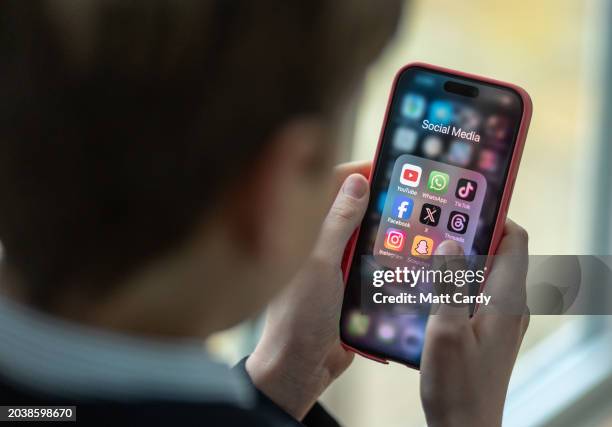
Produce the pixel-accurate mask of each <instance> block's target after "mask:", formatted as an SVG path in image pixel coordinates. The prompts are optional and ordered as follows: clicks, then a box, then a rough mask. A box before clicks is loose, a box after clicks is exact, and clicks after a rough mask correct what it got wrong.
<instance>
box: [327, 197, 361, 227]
mask: <svg viewBox="0 0 612 427" xmlns="http://www.w3.org/2000/svg"><path fill="white" fill-rule="evenodd" d="M355 212H356V210H355V206H353V204H352V203H351V202H350V201H349V200H343V201H341V202H339V203H334V205H333V206H332V208H331V210H330V212H329V213H330V217H331V218H332V220H334V221H338V222H349V221H352V220H353V218H354V217H355Z"/></svg>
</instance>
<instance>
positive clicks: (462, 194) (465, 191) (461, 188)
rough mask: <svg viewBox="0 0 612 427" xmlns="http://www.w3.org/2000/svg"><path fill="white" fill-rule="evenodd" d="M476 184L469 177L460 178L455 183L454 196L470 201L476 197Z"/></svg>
mask: <svg viewBox="0 0 612 427" xmlns="http://www.w3.org/2000/svg"><path fill="white" fill-rule="evenodd" d="M477 188H478V184H477V183H476V181H470V180H469V179H465V178H461V179H460V180H459V182H458V183H457V190H456V191H455V197H457V198H458V199H461V200H465V201H466V202H471V201H472V200H474V197H476V189H477Z"/></svg>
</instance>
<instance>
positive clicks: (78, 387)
mask: <svg viewBox="0 0 612 427" xmlns="http://www.w3.org/2000/svg"><path fill="white" fill-rule="evenodd" d="M0 375H1V376H3V377H4V378H5V379H6V380H8V381H11V382H15V383H17V384H20V385H23V386H27V387H28V388H30V389H32V390H36V391H38V392H40V393H45V394H52V395H54V396H62V397H66V398H74V399H77V398H78V399H87V400H89V399H93V400H96V399H100V400H117V401H123V402H129V401H136V400H142V399H166V400H178V401H187V402H193V403H197V402H204V403H229V404H234V405H238V406H241V407H250V406H252V405H253V402H254V399H255V395H254V390H253V389H252V387H251V386H250V383H249V381H248V379H247V378H245V377H243V376H242V375H240V374H239V373H237V372H234V371H231V370H229V369H228V368H227V367H226V366H225V365H223V364H220V363H218V362H215V361H213V360H211V358H210V357H208V356H207V355H206V353H205V351H204V348H203V345H202V344H201V343H199V342H193V341H189V342H180V343H177V342H172V343H169V342H162V341H154V340H147V339H143V338H136V337H132V336H128V335H122V334H119V333H114V332H108V331H103V330H99V329H94V328H90V327H84V326H81V325H78V324H75V323H71V322H68V321H65V320H61V319H58V318H54V317H51V316H49V315H46V314H43V313H40V312H38V311H35V310H32V309H30V308H27V307H25V306H22V305H20V304H18V303H15V302H13V301H10V300H8V299H7V298H3V297H0Z"/></svg>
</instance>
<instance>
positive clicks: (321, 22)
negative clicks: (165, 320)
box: [0, 0, 399, 303]
mask: <svg viewBox="0 0 612 427" xmlns="http://www.w3.org/2000/svg"><path fill="white" fill-rule="evenodd" d="M398 3H399V2H398V1H386V2H384V5H381V3H380V2H378V1H372V2H368V1H363V0H355V1H351V0H334V1H329V0H309V1H304V0H277V1H275V0H258V1H250V0H217V1H201V0H139V1H136V0H134V1H128V0H55V1H40V2H25V1H21V0H5V1H3V2H2V3H1V4H0V19H1V20H2V23H1V25H0V55H1V56H0V57H1V58H2V62H3V64H2V66H0V91H1V92H2V95H1V96H2V102H1V103H0V109H1V113H0V240H1V241H2V243H3V245H4V248H5V256H6V261H7V263H8V265H9V266H10V267H11V268H12V269H14V270H15V271H16V272H17V273H18V274H19V275H20V276H21V277H22V278H23V280H24V281H25V282H26V283H28V284H29V285H30V288H31V289H32V291H33V293H34V294H35V295H37V296H38V297H37V298H38V300H39V301H43V303H44V301H47V300H48V298H49V295H52V294H57V292H58V290H59V289H58V288H59V287H61V286H63V285H65V284H67V283H70V282H74V281H77V280H82V279H83V278H87V283H82V284H81V285H83V286H99V285H101V284H104V283H108V282H109V281H110V280H113V279H116V278H118V277H120V276H122V275H124V274H126V273H128V272H130V271H131V270H132V269H134V268H136V267H137V266H139V265H140V264H142V263H143V262H145V261H147V260H149V259H151V258H153V257H155V256H159V255H161V254H163V253H164V252H166V251H168V250H169V249H171V248H173V247H174V246H176V245H177V244H179V243H180V241H181V240H182V239H184V238H185V237H186V236H187V235H188V234H189V231H190V229H191V228H192V227H193V226H194V224H195V222H196V221H197V220H198V219H200V218H201V217H202V215H203V214H204V213H205V212H206V210H207V209H209V208H210V207H211V205H212V203H213V202H214V200H215V197H216V196H217V195H218V193H219V191H221V190H222V189H223V188H224V185H227V184H225V183H227V182H228V181H229V179H230V177H231V176H232V175H233V173H234V172H235V170H237V168H238V167H240V166H241V165H242V164H244V163H245V162H246V161H247V160H249V159H252V158H253V157H254V156H257V154H258V152H260V148H261V144H262V143H263V142H264V141H265V140H266V138H267V137H268V136H269V135H270V133H271V132H273V131H274V130H275V129H276V128H277V127H278V126H279V125H281V124H282V123H283V122H284V121H286V120H288V119H289V118H291V117H292V116H295V115H299V114H321V115H325V114H329V112H330V111H331V110H332V109H333V108H335V107H337V104H338V101H339V99H340V98H341V96H342V95H343V94H344V93H345V92H346V91H347V90H348V89H349V86H350V84H351V82H352V81H353V82H354V81H355V79H357V78H359V77H360V76H361V74H362V72H363V70H364V68H365V66H366V65H367V64H368V62H370V61H371V60H372V58H373V57H374V55H375V54H376V53H377V52H378V51H379V50H380V49H381V47H382V46H383V44H384V43H385V42H386V40H387V39H388V37H389V35H390V34H391V33H392V32H393V30H394V27H395V21H396V17H397V15H398V13H399V10H398V9H399V8H398ZM47 302H48V301H47Z"/></svg>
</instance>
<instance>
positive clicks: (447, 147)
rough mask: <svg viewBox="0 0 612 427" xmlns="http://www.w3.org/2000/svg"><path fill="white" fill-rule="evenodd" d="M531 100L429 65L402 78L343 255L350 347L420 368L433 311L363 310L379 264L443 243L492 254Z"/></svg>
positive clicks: (343, 325) (408, 258)
mask: <svg viewBox="0 0 612 427" xmlns="http://www.w3.org/2000/svg"><path fill="white" fill-rule="evenodd" d="M531 111H532V105H531V100H530V98H529V95H528V94H527V92H525V91H524V90H523V89H521V88H520V87H518V86H516V85H513V84H509V83H503V82H500V81H497V80H493V79H490V78H485V77H479V76H476V75H471V74H467V73H463V72H459V71H453V70H450V69H446V68H442V67H438V66H433V65H429V64H424V63H411V64H408V65H406V66H405V67H403V68H402V69H401V70H400V71H399V72H398V73H397V75H396V77H395V80H394V83H393V87H392V90H391V95H390V97H389V102H388V105H387V112H386V114H385V119H384V124H383V128H382V131H381V134H380V139H379V142H378V148H377V150H376V156H375V159H374V163H373V166H372V172H371V174H370V188H371V193H370V202H369V205H368V209H367V212H366V214H365V217H364V219H363V222H362V224H361V226H360V228H359V229H358V230H357V232H356V233H355V235H354V236H353V238H352V239H351V241H350V243H349V245H348V247H347V251H346V253H345V258H344V262H343V271H344V279H345V282H346V287H345V293H344V301H343V305H342V315H341V319H340V335H341V339H342V343H343V345H344V346H345V348H347V349H348V350H351V351H354V352H355V353H358V354H360V355H362V356H365V357H368V358H370V359H373V360H376V361H379V362H383V363H388V361H395V362H399V363H402V364H405V365H408V366H410V367H414V368H417V369H418V368H419V366H420V361H421V354H422V350H423V345H424V338H425V327H426V324H427V318H428V316H427V314H426V313H425V314H423V313H421V314H418V313H413V314H398V313H396V312H394V311H393V309H392V308H384V309H382V310H375V311H374V310H364V309H363V308H364V307H363V306H362V301H361V300H362V299H363V298H362V287H363V286H370V285H371V282H368V280H363V278H364V277H369V276H371V273H372V271H373V270H376V269H386V268H393V267H395V266H397V265H398V264H400V265H401V264H405V265H410V264H411V263H413V261H417V260H418V259H420V258H422V257H423V256H425V257H427V256H428V255H431V254H432V253H433V252H434V251H435V248H436V246H437V245H438V244H439V243H441V242H442V241H443V240H447V239H453V240H455V241H457V242H459V243H460V245H461V246H462V247H463V250H464V252H465V253H466V254H472V255H487V254H493V253H495V250H496V248H497V245H498V243H499V241H500V239H501V236H502V232H503V227H504V223H505V219H506V214H507V211H508V206H509V203H510V197H511V195H512V190H513V186H514V182H515V179H516V175H517V171H518V167H519V162H520V158H521V154H522V151H523V146H524V144H525V139H526V136H527V129H528V127H529V121H530V118H531Z"/></svg>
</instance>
